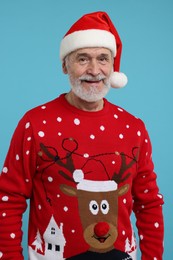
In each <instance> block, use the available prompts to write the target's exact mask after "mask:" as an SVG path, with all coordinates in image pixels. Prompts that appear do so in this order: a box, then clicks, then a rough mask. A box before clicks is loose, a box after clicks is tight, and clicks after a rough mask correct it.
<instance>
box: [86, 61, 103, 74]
mask: <svg viewBox="0 0 173 260" xmlns="http://www.w3.org/2000/svg"><path fill="white" fill-rule="evenodd" d="M87 73H88V74H91V75H93V76H96V75H98V74H99V73H100V66H99V64H98V62H97V61H96V60H91V61H90V63H89V64H88V68H87Z"/></svg>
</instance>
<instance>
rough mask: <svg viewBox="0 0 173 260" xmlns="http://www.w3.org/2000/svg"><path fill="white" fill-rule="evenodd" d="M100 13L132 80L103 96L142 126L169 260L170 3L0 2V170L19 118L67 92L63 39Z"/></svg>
mask: <svg viewBox="0 0 173 260" xmlns="http://www.w3.org/2000/svg"><path fill="white" fill-rule="evenodd" d="M98 10H103V11H106V12H108V13H109V15H110V17H111V18H112V21H113V22H114V24H115V26H116V28H117V29H118V31H119V33H120V36H121V39H122V42H123V55H122V62H121V70H122V71H123V72H125V73H126V74H127V75H128V78H129V83H128V85H127V87H126V88H124V89H122V90H113V89H112V90H111V91H110V93H109V94H108V96H107V97H108V99H109V100H110V101H112V102H113V103H116V104H118V105H120V106H122V107H124V108H125V109H127V110H128V111H129V112H131V113H133V114H134V115H136V116H138V117H140V118H142V119H143V120H144V122H145V123H146V125H147V128H148V131H149V134H150V137H151V140H152V144H153V158H154V161H155V171H156V172H157V174H158V184H159V187H160V191H161V193H162V194H163V195H164V197H165V206H164V216H165V254H164V259H165V260H167V259H172V255H173V251H172V244H173V235H172V234H173V205H172V204H173V203H172V195H173V187H172V185H173V177H172V176H173V167H172V161H173V152H172V150H173V138H172V135H173V103H172V99H173V83H172V77H173V64H172V60H173V1H172V0H145V1H142V0H119V1H117V0H112V1H111V0H107V1H103V0H102V1H101V0H95V1H89V0H88V1H84V0H66V1H59V0H28V1H27V0H0V90H1V92H0V93H1V94H0V167H2V165H3V161H4V159H5V155H6V153H7V150H8V146H9V142H10V139H11V136H12V133H13V131H14V129H15V127H16V125H17V122H18V120H19V119H20V118H21V116H22V115H23V114H24V113H25V112H26V111H27V110H28V109H30V108H32V107H34V106H36V105H39V104H41V103H44V102H46V101H48V100H50V99H53V98H55V97H56V96H57V95H59V94H60V93H62V92H65V91H68V90H69V85H68V80H67V77H66V76H65V75H63V74H62V71H61V64H60V61H59V43H60V40H61V39H62V37H63V35H64V34H65V33H66V31H67V30H68V29H69V27H70V26H71V25H72V24H73V23H74V22H75V21H76V20H77V19H78V18H79V17H80V16H82V15H83V14H84V13H88V12H93V11H98ZM27 216H28V212H27V213H26V214H25V215H24V233H25V235H24V242H23V244H24V253H25V259H27V256H26V255H27V249H26V239H27V234H26V233H27ZM9 246H10V245H9ZM139 258H140V257H139Z"/></svg>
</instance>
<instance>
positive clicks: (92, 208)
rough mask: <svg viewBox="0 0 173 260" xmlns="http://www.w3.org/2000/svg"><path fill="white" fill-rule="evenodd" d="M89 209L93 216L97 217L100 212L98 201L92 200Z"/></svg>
mask: <svg viewBox="0 0 173 260" xmlns="http://www.w3.org/2000/svg"><path fill="white" fill-rule="evenodd" d="M89 209H90V211H91V213H92V214H93V215H97V214H98V212H99V205H98V203H97V201H95V200H91V201H90V204H89Z"/></svg>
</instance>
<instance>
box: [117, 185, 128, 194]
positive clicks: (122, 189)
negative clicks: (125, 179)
mask: <svg viewBox="0 0 173 260" xmlns="http://www.w3.org/2000/svg"><path fill="white" fill-rule="evenodd" d="M128 189H129V184H125V185H124V186H122V187H121V188H119V189H118V196H122V195H124V194H125V193H126V192H127V191H128Z"/></svg>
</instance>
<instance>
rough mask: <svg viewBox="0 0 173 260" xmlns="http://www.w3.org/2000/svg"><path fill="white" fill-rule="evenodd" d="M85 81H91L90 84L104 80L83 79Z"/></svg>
mask: <svg viewBox="0 0 173 260" xmlns="http://www.w3.org/2000/svg"><path fill="white" fill-rule="evenodd" d="M82 81H83V82H86V83H90V84H92V83H99V82H101V81H102V80H82Z"/></svg>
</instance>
